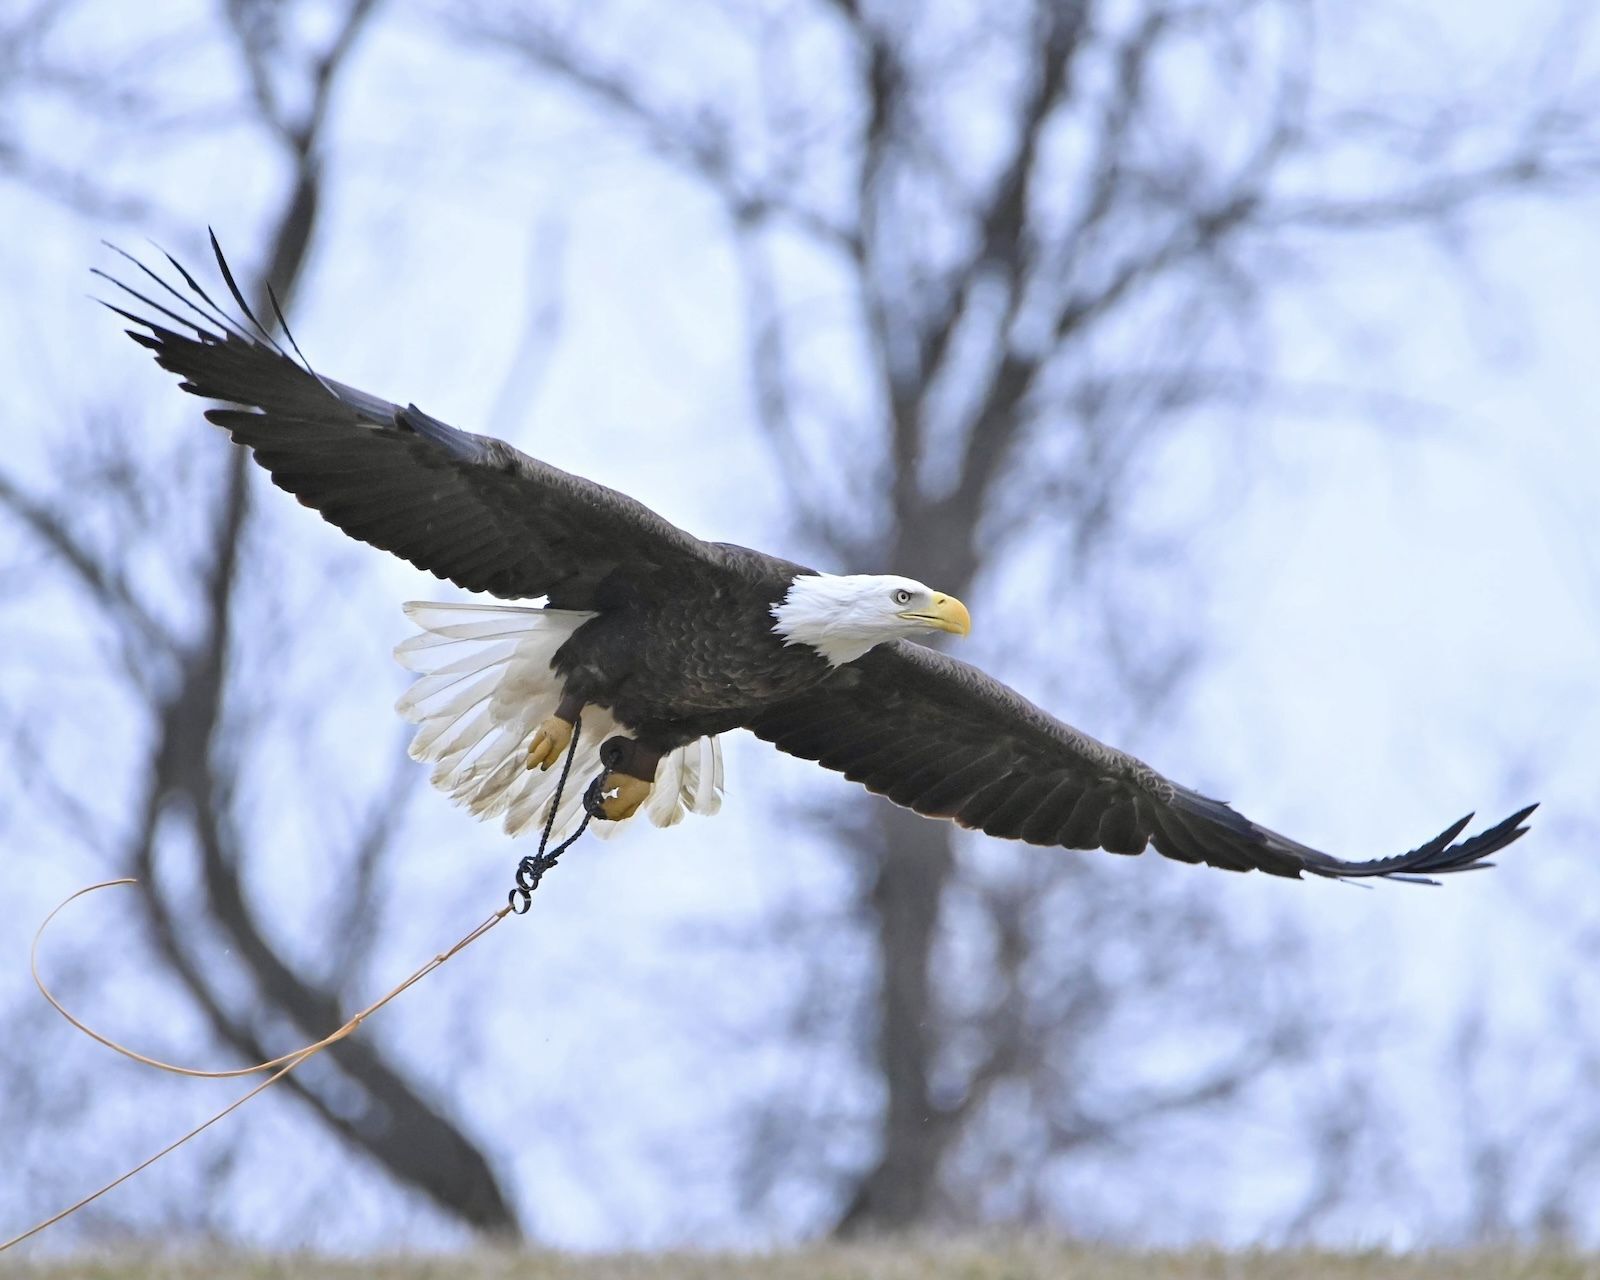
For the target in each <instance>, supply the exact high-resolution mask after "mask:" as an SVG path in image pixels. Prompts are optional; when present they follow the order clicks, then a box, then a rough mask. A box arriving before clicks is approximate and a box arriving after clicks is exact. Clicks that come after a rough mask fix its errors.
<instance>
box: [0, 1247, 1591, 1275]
mask: <svg viewBox="0 0 1600 1280" xmlns="http://www.w3.org/2000/svg"><path fill="white" fill-rule="evenodd" d="M13 1278H14V1280H1600V1257H1582V1256H1576V1255H1563V1254H1555V1253H1539V1254H1518V1253H1459V1254H1428V1255H1415V1256H1404V1257H1396V1256H1392V1255H1389V1254H1382V1253H1363V1254H1329V1253H1271V1252H1259V1253H1215V1252H1193V1251H1191V1252H1185V1253H1132V1252H1115V1251H1111V1250H1105V1249H1095V1248H1086V1247H1083V1246H1077V1245H1065V1244H1060V1243H1053V1242H1048V1241H1041V1240H1024V1241H1014V1242H1003V1241H983V1242H935V1241H926V1242H920V1243H914V1244H908V1243H882V1244H871V1245H852V1246H826V1247H821V1248H815V1249H805V1250H796V1251H793V1252H784V1253H774V1254H766V1255H730V1254H651V1255H643V1254H641V1255H602V1256H569V1255H563V1254H548V1253H526V1254H509V1253H485V1254H471V1255H464V1256H457V1255H451V1256H444V1257H431V1258H401V1257H397V1258H389V1259H375V1260H367V1261H361V1262H353V1261H331V1260H327V1259H320V1258H312V1257H304V1256H295V1255H266V1256H254V1257H252V1256H240V1255H228V1254H192V1255H182V1256H175V1257H163V1256H158V1255H151V1256H147V1257H138V1256H133V1257H130V1256H127V1255H116V1256H113V1255H109V1254H108V1255H104V1256H99V1255H96V1256H85V1257H83V1258H80V1259H78V1260H76V1261H72V1262H63V1261H52V1262H48V1263H30V1262H27V1261H24V1260H23V1259H19V1258H13V1257H7V1258H0V1280H13Z"/></svg>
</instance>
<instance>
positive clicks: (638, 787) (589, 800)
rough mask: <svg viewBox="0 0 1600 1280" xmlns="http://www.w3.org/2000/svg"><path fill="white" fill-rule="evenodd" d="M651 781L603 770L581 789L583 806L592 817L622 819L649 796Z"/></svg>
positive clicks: (629, 815)
mask: <svg viewBox="0 0 1600 1280" xmlns="http://www.w3.org/2000/svg"><path fill="white" fill-rule="evenodd" d="M654 786H655V784H654V783H653V782H646V781H645V780H644V779H643V778H635V777H631V776H630V775H628V774H626V773H611V772H608V773H603V774H601V775H600V776H599V777H598V778H596V779H595V780H594V781H593V782H591V783H590V784H589V790H588V791H587V792H585V793H584V797H583V807H584V808H585V809H587V810H588V811H589V814H590V815H591V816H592V817H596V818H600V819H603V820H604V821H606V822H621V821H622V820H623V819H624V818H631V817H633V815H634V814H635V813H637V812H638V810H639V806H640V805H642V804H643V803H644V802H645V801H646V800H647V799H649V797H650V792H651V790H652V789H653V788H654Z"/></svg>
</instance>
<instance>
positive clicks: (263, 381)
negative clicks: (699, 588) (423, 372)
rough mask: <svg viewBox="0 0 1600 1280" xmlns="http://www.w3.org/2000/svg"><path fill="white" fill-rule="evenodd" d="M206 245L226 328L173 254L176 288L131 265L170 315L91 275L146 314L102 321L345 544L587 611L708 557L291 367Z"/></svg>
mask: <svg viewBox="0 0 1600 1280" xmlns="http://www.w3.org/2000/svg"><path fill="white" fill-rule="evenodd" d="M211 243H212V247H213V249H214V250H215V251H216V255H217V264H218V266H219V267H220V268H221V270H222V274H223V278H224V280H225V281H226V282H227V285H228V288H229V290H230V292H231V293H232V295H233V298H234V301H235V302H236V303H237V305H238V307H239V309H240V310H241V311H242V312H243V313H244V316H245V320H235V319H233V318H230V317H229V316H228V315H227V314H226V313H225V312H224V311H223V310H222V309H221V308H219V307H218V306H217V305H216V304H215V303H213V302H212V301H211V299H210V298H209V297H208V296H207V295H206V293H205V291H204V290H203V289H202V288H201V287H200V285H199V284H198V283H197V282H196V281H195V280H194V278H193V276H191V275H190V274H189V273H188V272H187V271H185V270H184V269H183V267H181V266H179V265H178V263H177V262H176V261H174V260H172V259H171V258H170V257H169V258H168V261H169V262H171V264H172V266H173V267H174V268H175V269H176V270H177V271H178V273H179V274H180V275H181V276H182V277H183V282H184V288H183V289H180V288H179V287H177V286H175V285H173V284H170V283H168V282H167V281H166V280H164V279H162V278H161V277H159V276H157V275H156V274H155V273H154V272H152V271H150V269H149V268H147V267H145V266H144V265H143V264H142V263H139V262H137V261H136V260H134V259H132V258H130V259H129V261H130V262H132V263H133V265H134V266H135V267H137V268H138V269H139V270H140V271H142V272H144V274H145V275H146V276H148V277H149V280H150V281H151V282H153V286H154V287H155V288H159V289H160V290H164V291H165V295H166V296H167V299H168V300H169V301H171V302H172V303H173V306H168V305H165V304H164V303H163V302H160V301H157V300H155V299H154V298H152V297H150V296H148V295H147V294H145V293H141V292H140V291H139V290H137V289H134V288H132V287H131V286H130V285H128V284H127V283H125V282H123V281H121V280H118V279H116V278H115V277H112V276H109V275H106V274H105V273H104V272H101V273H98V274H101V275H102V276H104V277H105V278H106V279H107V280H109V281H111V283H113V284H114V285H116V286H117V287H118V288H119V289H121V290H123V291H124V292H125V293H127V294H130V295H131V296H132V298H133V299H134V300H135V301H137V302H138V303H140V304H142V305H143V307H144V308H145V309H146V314H142V315H141V314H136V313H135V312H134V311H132V310H124V309H123V308H121V307H112V310H114V311H116V312H117V313H118V314H119V315H122V316H124V317H126V318H127V319H129V320H131V321H133V323H134V324H136V325H138V326H139V328H138V329H130V330H128V334H129V336H130V337H132V338H133V339H134V341H136V342H138V343H140V344H141V345H143V346H146V347H148V348H150V349H151V350H152V351H154V352H155V357H156V362H157V363H158V364H160V365H161V367H162V368H164V369H169V370H171V371H172V372H173V373H176V374H177V375H178V376H179V377H181V378H182V379H183V383H182V386H183V389H184V390H185V391H190V392H193V393H194V394H195V395H197V396H203V397H205V398H206V399H208V400H222V401H225V402H228V403H230V404H237V405H245V406H248V408H245V409H210V410H207V411H206V417H207V418H208V419H210V420H211V421H212V422H214V423H216V424H217V425H218V426H220V427H222V428H224V429H225V430H226V431H227V432H228V434H229V435H231V436H232V437H233V438H234V440H236V441H238V442H239V443H240V444H243V445H248V446H249V447H250V448H251V449H252V450H253V451H254V453H255V458H256V461H257V462H259V463H261V465H262V466H263V467H265V468H266V469H267V470H268V471H269V472H270V473H271V475H272V479H273V482H274V483H275V484H277V485H278V486H280V487H281V488H283V489H287V490H288V491H289V492H290V493H292V494H294V495H295V496H296V497H297V498H299V499H300V501H301V502H303V503H304V504H305V505H306V506H308V507H312V508H314V509H315V510H317V511H319V512H321V513H322V515H323V517H324V518H325V519H327V520H328V521H330V522H331V523H333V524H335V525H337V526H338V527H339V528H340V529H342V530H344V532H346V533H348V534H349V535H350V536H351V537H354V538H359V539H361V541H363V542H369V543H371V544H372V545H373V546H375V547H381V548H383V549H384V550H385V551H392V552H394V553H395V554H396V555H398V556H401V557H403V558H404V559H406V560H409V561H410V562H411V563H412V564H414V565H416V566H417V567H418V568H421V569H427V570H428V571H429V572H431V573H434V574H437V575H438V576H439V577H441V578H448V579H449V580H450V581H451V582H454V583H456V584H457V585H458V586H462V587H465V588H466V589H467V590H469V591H486V592H489V593H490V594H491V595H497V596H502V597H508V598H526V597H534V596H544V595H548V596H549V597H550V602H551V604H552V605H554V606H556V607H558V608H564V609H589V608H593V607H594V604H595V599H594V596H595V589H596V587H597V586H598V584H599V583H600V582H601V581H603V580H604V579H605V578H606V577H607V576H609V575H610V574H612V573H613V572H614V571H615V570H617V569H618V568H619V567H624V566H625V567H626V568H627V569H628V570H629V577H630V580H631V581H633V582H634V583H635V584H636V585H639V586H642V587H643V589H645V590H649V589H650V588H651V584H652V583H654V582H656V581H658V580H660V579H661V578H662V576H663V575H666V576H667V577H670V576H671V575H670V571H671V570H673V569H685V568H692V567H693V566H696V565H701V564H705V563H707V562H714V561H715V560H716V559H717V556H718V553H717V552H715V551H714V550H713V549H712V548H711V547H710V546H709V544H707V543H704V542H701V541H700V540H699V539H697V538H694V537H692V536H691V535H690V534H688V533H685V532H684V531H683V530H682V529H679V528H678V527H677V526H675V525H673V524H671V523H670V522H669V521H667V520H665V519H663V518H662V517H661V516H659V515H657V514H656V513H655V512H654V511H651V510H650V509H649V508H648V507H646V506H645V505H644V504H643V503H640V502H637V501H635V500H634V499H633V498H630V497H628V496H627V495H626V494H621V493H618V492H616V491H615V490H614V489H608V488H606V487H605V486H604V485H599V484H595V483H593V482H592V481H589V480H585V479H583V478H582V477H581V476H575V475H571V474H569V473H567V472H565V471H561V470H559V469H558V468H556V467H552V466H550V465H549V464H547V463H544V462H540V461H538V460H537V459H535V458H530V457H529V456H528V455H527V454H525V453H522V452H520V451H519V450H517V449H514V448H512V447H511V446H510V445H508V444H506V443H504V442H503V441H500V440H495V439H492V438H490V437H488V436H479V435H473V434H471V433H470V432H466V431H458V430H456V429H455V428H454V427H450V426H447V425H446V424H445V423H443V422H440V421H439V420H438V419H437V418H432V417H430V416H429V415H428V414H426V413H423V412H422V411H421V410H420V409H418V408H417V407H416V406H415V405H411V406H407V407H405V408H402V407H400V406H399V405H396V404H391V403H390V402H389V401H387V400H383V399H381V398H379V397H377V396H372V395H369V394H367V393H366V392H364V391H358V390H356V389H355V388H353V387H347V386H344V385H343V384H342V383H338V382H334V381H333V380H332V379H328V378H323V377H320V376H319V375H317V374H315V373H313V372H311V370H310V369H309V368H306V367H303V366H302V365H301V364H298V363H296V362H295V361H294V360H293V359H291V358H290V357H289V355H288V354H287V353H286V352H285V351H283V349H282V348H280V347H279V346H278V345H277V343H276V342H274V341H273V340H272V339H271V338H270V336H269V335H268V334H267V333H266V332H265V331H264V330H263V329H262V327H261V326H260V325H259V324H257V323H256V322H255V318H254V316H253V315H251V313H250V309H249V307H248V306H247V304H246V303H245V301H244V298H243V296H242V295H241V294H240V292H239V289H238V287H237V285H236V284H235V283H234V280H233V275H232V273H231V271H230V270H229V269H228V265H227V263H226V262H225V261H224V260H223V257H222V252H221V250H220V248H217V243H216V239H215V237H213V238H212V242H211ZM107 305H110V304H109V303H108V304H107ZM246 320H247V321H248V322H249V326H253V330H252V328H251V327H247V325H246V323H245V321H246Z"/></svg>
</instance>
